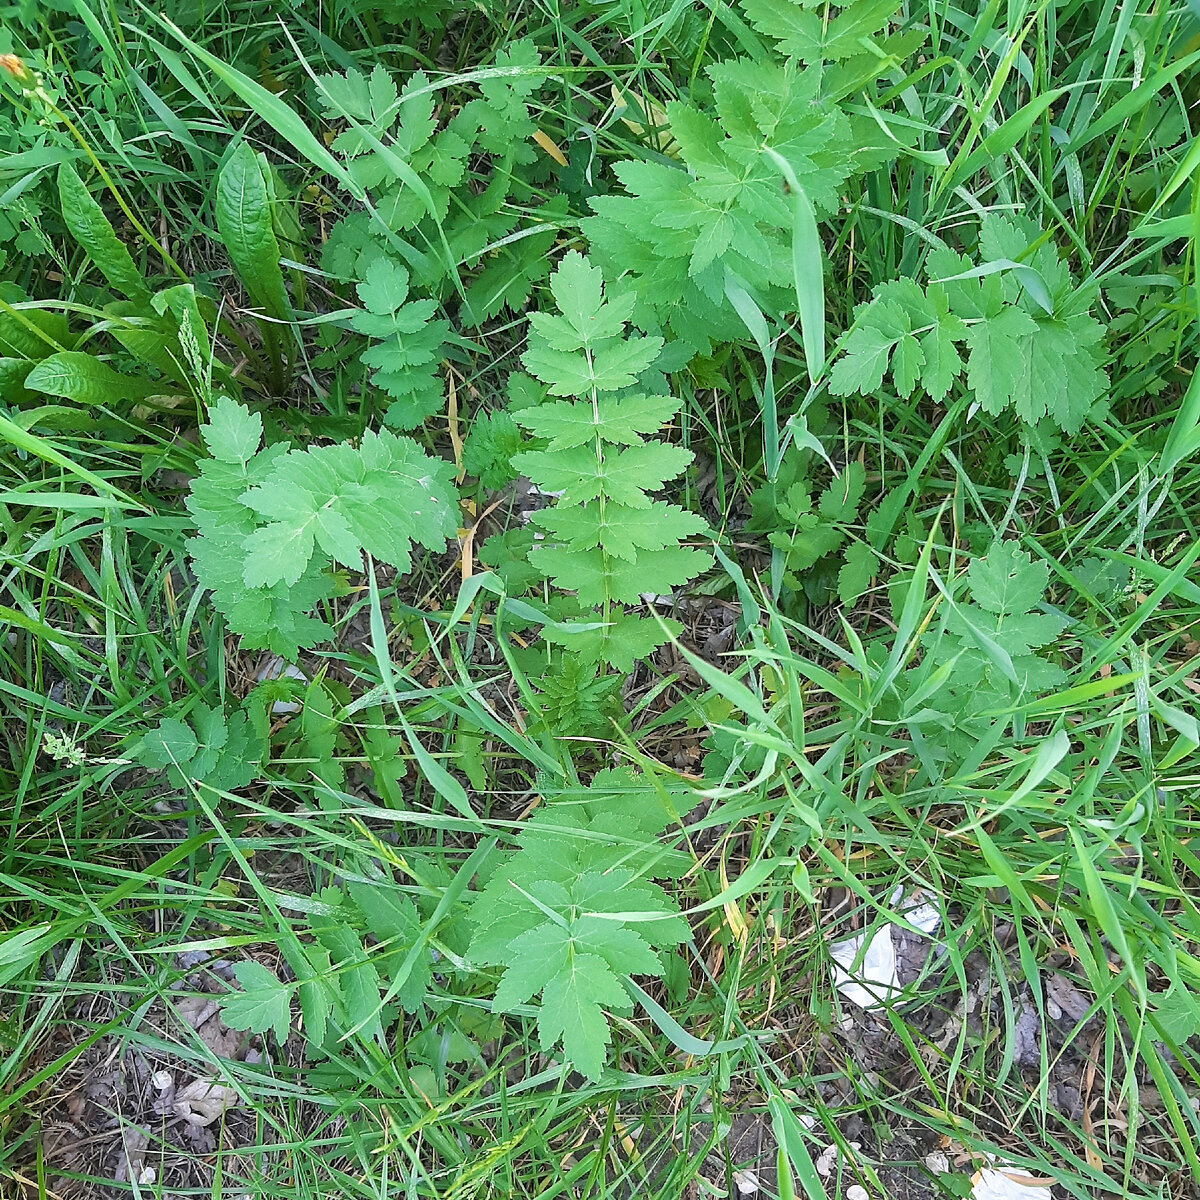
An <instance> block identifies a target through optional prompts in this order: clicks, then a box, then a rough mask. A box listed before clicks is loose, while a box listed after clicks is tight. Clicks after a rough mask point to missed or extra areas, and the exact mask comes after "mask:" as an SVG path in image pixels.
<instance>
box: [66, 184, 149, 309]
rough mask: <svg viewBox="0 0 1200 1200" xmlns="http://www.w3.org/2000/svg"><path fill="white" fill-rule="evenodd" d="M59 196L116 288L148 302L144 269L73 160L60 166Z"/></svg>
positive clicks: (76, 234) (71, 226)
mask: <svg viewBox="0 0 1200 1200" xmlns="http://www.w3.org/2000/svg"><path fill="white" fill-rule="evenodd" d="M58 195H59V200H60V203H61V205H62V218H63V223H64V224H65V225H66V227H67V229H68V230H69V231H70V234H71V236H72V237H73V238H74V239H75V240H76V241H77V242H78V243H79V245H80V246H81V247H82V248H83V249H84V250H85V251H86V252H87V255H88V257H89V258H90V259H91V261H92V262H94V263H95V264H96V266H97V267H99V268H100V271H101V273H102V274H103V275H104V278H105V279H107V280H108V282H109V284H110V285H111V286H112V289H113V291H115V292H118V293H120V294H121V295H122V296H125V297H126V298H127V299H129V300H132V301H134V303H136V304H138V305H139V306H143V307H144V306H145V305H147V304H148V303H149V300H150V289H149V288H148V287H147V286H146V281H145V279H144V278H143V276H142V273H141V271H139V270H138V268H137V264H136V263H135V262H134V261H133V257H132V255H130V253H129V251H128V250H127V249H126V248H125V245H124V243H123V242H122V241H121V239H120V238H118V237H117V235H116V233H115V232H114V231H113V227H112V225H110V224H109V220H108V218H107V217H106V216H105V215H104V210H103V209H102V208H101V207H100V205H99V204H97V203H96V201H95V199H93V197H92V194H91V192H89V191H88V189H87V187H86V186H85V185H84V183H83V181H82V180H81V179H80V178H79V176H78V175H76V174H75V168H74V167H72V166H71V164H70V163H62V164H60V166H59V168H58Z"/></svg>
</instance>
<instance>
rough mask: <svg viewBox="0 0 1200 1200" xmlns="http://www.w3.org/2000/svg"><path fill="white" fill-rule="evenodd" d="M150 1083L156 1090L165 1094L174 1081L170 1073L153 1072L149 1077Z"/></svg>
mask: <svg viewBox="0 0 1200 1200" xmlns="http://www.w3.org/2000/svg"><path fill="white" fill-rule="evenodd" d="M150 1082H151V1083H152V1084H154V1087H155V1089H156V1090H158V1091H160V1092H165V1091H166V1090H167V1088H169V1087H170V1086H171V1084H173V1083H174V1082H175V1080H174V1077H173V1076H172V1075H171V1072H170V1071H155V1072H154V1074H153V1075H151V1076H150Z"/></svg>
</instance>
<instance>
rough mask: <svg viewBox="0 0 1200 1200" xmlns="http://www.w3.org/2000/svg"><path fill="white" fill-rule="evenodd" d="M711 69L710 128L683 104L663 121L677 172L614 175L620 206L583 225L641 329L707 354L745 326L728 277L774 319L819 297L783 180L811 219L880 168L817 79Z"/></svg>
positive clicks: (780, 67) (807, 16)
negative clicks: (624, 282) (625, 283)
mask: <svg viewBox="0 0 1200 1200" xmlns="http://www.w3.org/2000/svg"><path fill="white" fill-rule="evenodd" d="M774 3H775V6H777V7H779V8H781V9H783V10H788V11H789V12H792V13H795V14H796V16H797V18H798V19H799V20H801V22H802V23H803V24H805V25H806V26H812V25H814V24H815V25H816V27H818V28H820V27H822V25H823V22H824V18H823V17H821V16H818V15H817V14H816V13H805V12H801V11H800V10H799V9H798V8H797V6H795V5H793V4H790V3H788V2H787V0H774ZM838 19H839V20H840V18H838ZM772 20H773V18H772ZM833 24H836V21H835V22H833ZM706 70H707V74H708V76H709V78H710V80H711V83H712V88H713V96H714V100H715V119H714V117H713V116H710V115H709V114H708V113H707V112H701V111H699V110H698V109H697V108H693V107H692V106H690V105H688V104H684V103H682V102H672V103H670V104H668V105H667V108H666V112H667V117H668V119H669V123H670V129H671V133H672V134H673V136H674V138H675V141H676V143H677V146H678V150H677V153H678V157H679V159H680V160H681V161H680V163H678V164H668V163H666V162H653V161H651V162H619V163H617V164H616V166H615V168H614V169H615V172H616V175H617V177H618V179H619V180H620V181H621V183H622V185H623V187H624V191H623V193H620V192H613V193H611V194H608V195H603V196H596V197H593V198H592V199H591V200H590V204H591V207H592V210H593V212H594V213H595V216H593V217H590V218H588V219H586V220H585V221H584V222H583V231H584V233H585V234H586V235H587V237H588V238H589V241H590V251H589V252H590V254H591V256H592V258H593V260H594V261H595V262H596V263H597V264H599V265H600V266H601V267H602V268H603V269H604V270H605V272H606V273H607V274H608V276H609V278H610V279H616V278H618V277H619V276H622V275H626V276H628V277H629V281H630V284H631V285H632V286H631V288H630V292H631V294H632V295H636V297H637V304H636V308H635V310H634V312H633V314H632V315H633V316H634V317H635V319H636V320H637V322H638V323H639V324H640V325H641V326H642V327H643V328H646V329H650V328H658V327H661V328H663V329H664V330H669V331H670V332H671V333H673V334H674V336H675V337H676V338H677V339H678V340H679V341H680V342H682V343H685V344H687V345H689V346H691V347H692V348H693V349H700V350H704V349H705V347H707V346H708V345H710V344H711V343H718V344H719V343H721V342H725V341H728V339H729V330H730V328H731V323H732V326H733V327H734V328H736V327H737V314H736V313H735V311H734V309H733V307H732V305H731V304H730V302H729V299H728V297H727V296H726V292H725V279H726V275H727V274H729V275H732V276H733V277H735V278H737V279H739V280H742V281H744V282H745V285H746V291H747V292H748V293H749V294H750V295H752V296H753V297H754V298H755V300H756V302H757V303H758V307H759V308H760V309H761V310H762V311H763V312H764V313H766V314H767V315H768V316H769V317H771V318H772V319H775V318H778V317H781V316H782V315H783V314H785V313H788V312H789V311H794V310H795V308H796V305H797V296H798V294H799V295H801V296H804V295H805V294H806V293H807V292H808V291H815V290H817V289H814V288H813V281H812V280H809V279H801V280H797V279H796V277H795V270H796V266H797V264H799V265H801V266H802V267H805V268H810V267H812V266H813V265H819V255H817V256H816V257H815V259H814V256H813V255H812V253H811V250H812V249H813V248H814V245H815V243H813V244H810V245H806V247H805V249H807V250H808V251H809V253H807V254H806V253H801V254H800V256H799V257H798V258H797V257H795V256H794V254H793V249H794V245H795V242H796V237H797V234H798V233H800V234H801V235H804V234H805V232H806V231H808V232H809V233H811V227H810V226H809V225H808V224H807V222H806V221H801V222H800V224H799V225H798V223H797V208H796V201H795V200H794V199H793V198H789V197H788V196H787V195H786V193H785V190H784V186H783V181H782V179H781V178H780V174H781V171H782V172H783V173H784V174H785V175H786V176H787V178H788V179H789V186H791V181H795V185H796V186H798V187H799V188H800V189H802V196H803V202H802V207H804V212H805V216H807V215H808V208H809V207H811V209H812V210H814V212H815V214H817V215H820V214H824V213H828V212H830V211H832V210H833V209H835V208H836V207H837V205H838V203H839V193H840V191H841V189H842V188H843V186H844V184H845V182H846V181H847V179H849V178H850V177H851V176H852V175H854V174H856V173H858V172H859V171H861V170H863V169H865V168H866V167H867V166H869V165H871V164H870V162H869V161H868V160H869V159H870V158H871V157H872V156H873V155H875V156H877V155H878V151H877V148H876V143H877V141H878V137H877V134H878V131H872V130H871V129H869V128H866V127H865V126H864V127H855V126H852V124H851V120H850V118H848V117H847V115H846V114H845V113H844V112H842V111H841V109H840V108H838V107H837V106H836V105H834V104H832V103H830V101H829V99H828V97H827V96H826V95H823V94H822V90H821V89H822V81H821V80H822V77H821V72H820V71H819V70H804V69H803V68H801V67H800V66H799V65H798V64H797V62H796V61H789V62H787V63H773V62H770V61H761V62H752V61H750V60H748V59H733V60H729V61H726V62H721V63H715V64H712V65H711V66H709V67H708V68H707V69H706ZM873 138H874V139H875V140H874V141H873V140H872V139H873ZM889 153H890V151H889ZM885 157H886V155H885ZM681 166H682V167H683V168H684V169H680V167H681ZM802 240H803V237H802ZM797 284H799V293H798V289H797ZM805 315H806V322H805V323H806V326H807V327H808V345H809V349H810V350H811V351H812V352H813V355H814V357H820V355H818V354H817V348H818V342H819V339H818V337H817V336H816V335H817V331H816V329H815V328H813V327H812V326H813V320H812V317H813V313H812V312H811V311H808V306H807V305H806V314H805ZM705 352H707V351H705ZM812 365H813V369H814V370H815V369H816V367H817V363H815V362H814V363H813V364H812Z"/></svg>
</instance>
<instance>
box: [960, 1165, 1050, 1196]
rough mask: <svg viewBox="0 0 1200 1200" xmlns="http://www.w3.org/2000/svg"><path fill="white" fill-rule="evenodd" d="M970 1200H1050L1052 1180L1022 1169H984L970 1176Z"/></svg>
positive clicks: (1001, 1167) (999, 1167)
mask: <svg viewBox="0 0 1200 1200" xmlns="http://www.w3.org/2000/svg"><path fill="white" fill-rule="evenodd" d="M971 1184H972V1187H971V1200H1052V1197H1053V1195H1054V1193H1053V1192H1052V1191H1051V1190H1050V1189H1051V1188H1052V1187H1053V1186H1054V1181H1053V1180H1052V1179H1040V1178H1038V1177H1037V1176H1034V1175H1030V1174H1029V1173H1028V1172H1027V1171H1026V1170H1025V1169H1024V1168H1023V1167H1003V1166H995V1167H984V1168H983V1170H981V1171H976V1172H975V1174H974V1175H972V1176H971Z"/></svg>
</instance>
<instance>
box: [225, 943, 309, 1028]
mask: <svg viewBox="0 0 1200 1200" xmlns="http://www.w3.org/2000/svg"><path fill="white" fill-rule="evenodd" d="M233 973H234V976H235V977H236V979H237V981H238V983H239V984H240V985H241V991H238V992H228V993H226V994H225V995H224V996H222V997H221V1019H222V1020H223V1021H224V1022H225V1024H226V1025H228V1026H229V1028H230V1029H245V1030H249V1031H250V1032H252V1033H267V1032H273V1033H274V1034H275V1040H276V1041H277V1042H278V1043H279V1045H281V1046H282V1045H283V1043H284V1042H285V1041H287V1035H288V1030H289V1029H290V1028H291V1023H292V1011H291V1009H292V988H291V987H290V986H289V985H288V984H286V983H281V982H280V980H279V977H278V976H277V975H276V974H275V972H274V971H272V970H270V969H269V968H268V967H264V966H263V965H262V963H260V962H255V961H254V960H253V959H245V960H244V961H242V962H240V963H237V964H236V965H235V966H234V968H233Z"/></svg>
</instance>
